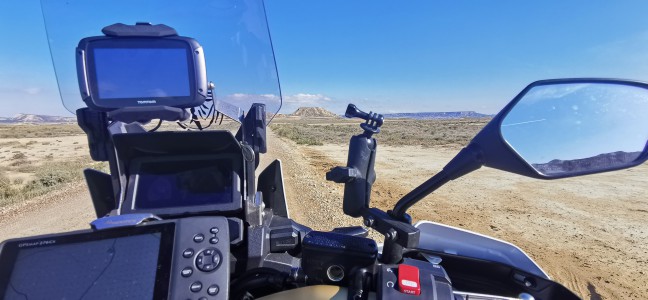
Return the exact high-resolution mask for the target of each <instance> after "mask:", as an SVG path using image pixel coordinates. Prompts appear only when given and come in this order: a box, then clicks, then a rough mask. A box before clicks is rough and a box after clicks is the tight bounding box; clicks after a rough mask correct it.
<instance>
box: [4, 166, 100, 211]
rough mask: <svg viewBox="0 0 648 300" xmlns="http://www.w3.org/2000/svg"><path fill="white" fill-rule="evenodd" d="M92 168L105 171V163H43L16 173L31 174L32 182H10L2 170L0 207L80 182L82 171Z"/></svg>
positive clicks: (15, 180) (17, 180)
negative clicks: (70, 183)
mask: <svg viewBox="0 0 648 300" xmlns="http://www.w3.org/2000/svg"><path fill="white" fill-rule="evenodd" d="M85 168H93V169H99V170H102V171H104V172H105V171H106V170H107V164H106V163H103V162H101V163H98V162H94V161H91V160H90V159H80V160H70V161H58V162H50V163H44V164H42V165H40V166H38V167H35V166H31V165H28V166H25V167H23V168H22V169H17V170H16V171H19V172H22V173H32V175H33V176H32V178H33V179H32V180H29V181H28V182H26V183H25V182H24V181H23V180H22V179H14V180H13V181H12V180H10V179H9V178H8V177H7V176H5V174H3V173H4V172H3V170H0V207H2V206H5V205H10V204H13V203H16V202H20V201H24V200H26V199H31V198H33V197H36V196H40V195H43V194H45V193H47V192H49V191H52V190H54V189H56V188H57V187H58V186H59V185H61V184H64V183H68V182H73V181H80V180H82V179H83V169H85Z"/></svg>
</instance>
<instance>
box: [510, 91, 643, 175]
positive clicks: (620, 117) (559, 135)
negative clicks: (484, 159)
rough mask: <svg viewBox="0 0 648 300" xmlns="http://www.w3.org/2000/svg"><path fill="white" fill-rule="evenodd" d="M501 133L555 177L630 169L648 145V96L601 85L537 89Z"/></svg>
mask: <svg viewBox="0 0 648 300" xmlns="http://www.w3.org/2000/svg"><path fill="white" fill-rule="evenodd" d="M501 133H502V137H503V138H504V140H505V141H506V142H507V143H508V144H509V146H511V147H512V148H513V150H515V151H516V152H517V153H518V154H519V155H520V157H522V158H523V159H524V160H525V161H526V162H527V163H528V164H529V165H531V166H532V167H533V168H534V169H535V170H536V171H538V172H539V173H541V174H543V175H546V176H549V177H555V176H569V175H571V174H576V173H579V174H582V173H593V172H597V171H602V170H606V169H612V168H620V167H623V166H627V165H630V164H631V163H632V162H633V161H634V160H636V159H637V158H638V157H639V156H640V155H641V153H642V151H643V150H644V148H645V147H646V142H647V141H648V90H647V89H644V88H641V87H637V86H633V85H627V84H620V83H600V82H598V83H559V84H545V85H538V86H534V87H532V88H531V89H529V90H528V91H527V93H526V94H524V95H523V96H522V98H521V99H520V100H519V101H518V102H517V103H516V105H515V106H514V107H513V109H512V110H511V111H510V112H509V113H508V114H507V115H506V117H504V119H503V120H502V123H501Z"/></svg>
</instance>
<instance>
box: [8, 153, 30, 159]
mask: <svg viewBox="0 0 648 300" xmlns="http://www.w3.org/2000/svg"><path fill="white" fill-rule="evenodd" d="M26 157H27V155H25V153H22V152H20V151H17V152H14V155H12V156H11V159H25V158H26Z"/></svg>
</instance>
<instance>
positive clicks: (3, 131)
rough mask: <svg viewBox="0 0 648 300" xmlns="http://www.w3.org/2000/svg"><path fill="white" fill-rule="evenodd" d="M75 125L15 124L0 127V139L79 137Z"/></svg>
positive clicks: (79, 131) (77, 127) (79, 132)
mask: <svg viewBox="0 0 648 300" xmlns="http://www.w3.org/2000/svg"><path fill="white" fill-rule="evenodd" d="M80 134H83V131H82V130H81V128H79V126H78V125H77V124H38V125H37V124H16V125H2V126H0V139H10V138H17V139H20V138H41V137H57V136H70V135H80Z"/></svg>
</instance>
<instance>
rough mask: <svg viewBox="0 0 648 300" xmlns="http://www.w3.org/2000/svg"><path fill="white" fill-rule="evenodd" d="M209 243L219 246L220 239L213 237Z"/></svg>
mask: <svg viewBox="0 0 648 300" xmlns="http://www.w3.org/2000/svg"><path fill="white" fill-rule="evenodd" d="M209 243H210V244H214V245H216V244H218V238H217V237H213V238H211V239H209Z"/></svg>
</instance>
